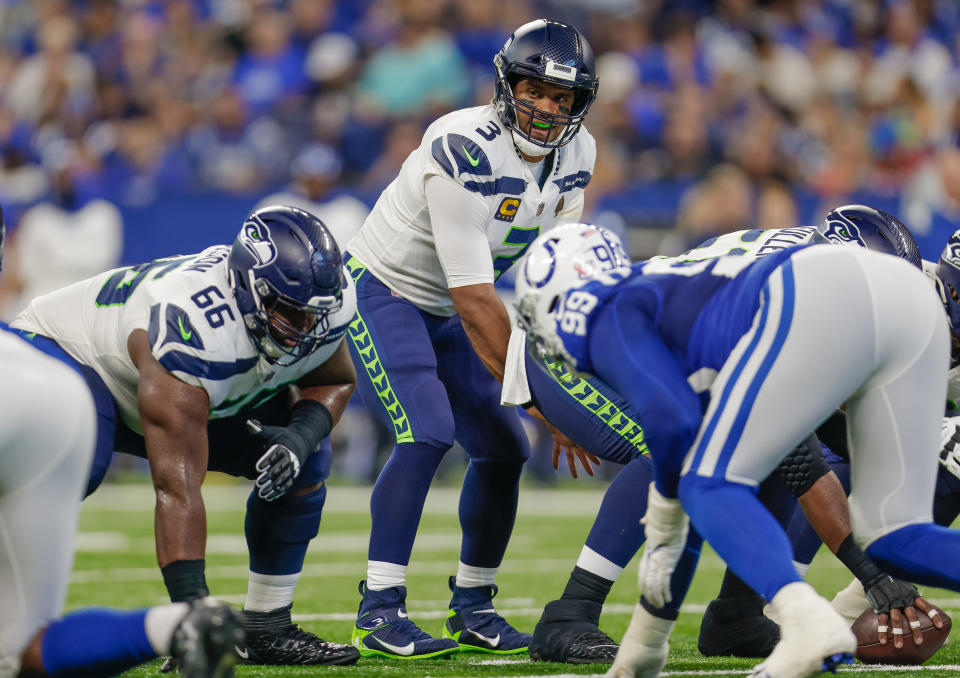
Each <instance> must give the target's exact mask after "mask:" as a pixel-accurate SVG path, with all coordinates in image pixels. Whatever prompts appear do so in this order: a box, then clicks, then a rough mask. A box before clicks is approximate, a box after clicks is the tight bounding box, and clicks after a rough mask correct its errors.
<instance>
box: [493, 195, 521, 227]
mask: <svg viewBox="0 0 960 678" xmlns="http://www.w3.org/2000/svg"><path fill="white" fill-rule="evenodd" d="M518 209H520V201H519V200H518V199H517V198H504V199H503V200H501V201H500V207H498V208H497V213H496V214H494V215H493V218H494V219H499V220H500V221H506V222H507V223H510V222H512V221H513V220H514V219H515V218H516V217H517V210H518Z"/></svg>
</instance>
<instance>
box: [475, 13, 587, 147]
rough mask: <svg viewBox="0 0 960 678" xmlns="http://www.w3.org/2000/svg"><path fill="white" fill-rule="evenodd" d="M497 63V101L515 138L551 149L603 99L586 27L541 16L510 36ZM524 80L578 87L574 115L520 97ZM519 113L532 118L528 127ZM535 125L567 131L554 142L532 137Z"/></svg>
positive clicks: (566, 139)
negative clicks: (517, 95) (582, 29)
mask: <svg viewBox="0 0 960 678" xmlns="http://www.w3.org/2000/svg"><path fill="white" fill-rule="evenodd" d="M493 65H494V68H495V69H496V85H495V90H494V96H493V105H494V107H495V108H496V109H497V114H498V115H499V116H500V120H501V121H502V122H503V124H504V125H506V127H507V129H509V130H512V131H513V135H514V139H515V140H517V141H519V142H521V143H523V144H524V146H526V144H532V145H533V146H534V147H539V148H540V149H546V150H550V149H554V148H559V147H560V146H563V145H564V144H567V143H569V142H570V140H571V139H573V137H574V135H576V133H577V132H578V131H579V130H580V126H581V125H582V124H583V119H584V117H586V115H587V111H588V110H589V109H590V105H591V104H592V103H593V101H594V99H596V98H597V86H598V79H597V73H596V69H595V67H594V62H593V50H592V49H591V48H590V44H589V43H588V42H587V39H586V38H585V37H583V34H582V33H581V32H580V31H578V30H577V29H576V28H574V27H573V26H570V25H568V24H565V23H561V22H559V21H550V20H547V19H537V20H536V21H531V22H530V23H527V24H524V25H523V26H521V27H520V28H518V29H517V30H515V31H514V32H513V34H512V35H511V36H510V37H509V38H507V42H506V43H504V45H503V48H502V49H501V50H500V51H499V52H498V53H497V55H496V56H495V57H494V58H493ZM524 78H532V79H535V80H541V81H543V82H546V83H549V84H551V85H555V86H557V87H566V88H569V89H572V90H573V94H574V98H573V106H572V108H571V110H570V115H562V114H550V113H545V112H543V111H541V110H539V109H536V108H534V107H533V106H532V105H531V104H529V103H527V102H524V101H521V100H519V99H517V98H515V97H514V96H513V87H514V85H516V84H517V83H518V82H520V81H521V80H523V79H524ZM517 111H522V112H523V113H525V114H526V115H529V116H530V122H529V123H528V124H527V126H526V128H525V129H524V128H521V127H520V125H519V123H518V121H517ZM534 124H536V125H537V126H538V127H541V128H550V127H553V126H559V127H562V131H561V132H560V133H559V134H558V135H557V137H556V138H555V139H553V140H552V141H551V140H549V139H547V140H545V141H540V140H537V139H535V138H533V136H532V132H533V127H534ZM521 150H523V149H522V148H521Z"/></svg>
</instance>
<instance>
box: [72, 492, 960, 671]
mask: <svg viewBox="0 0 960 678" xmlns="http://www.w3.org/2000/svg"><path fill="white" fill-rule="evenodd" d="M210 480H211V482H208V486H207V487H206V488H205V491H204V494H205V497H206V500H207V522H208V527H209V537H208V540H207V581H208V583H209V585H210V589H211V591H212V592H213V593H214V594H216V595H218V596H220V597H221V598H223V599H225V600H227V601H229V602H231V603H233V604H235V605H236V606H237V607H239V606H241V605H242V603H243V596H244V592H245V590H246V578H247V559H246V546H245V542H244V538H243V509H244V506H245V502H246V494H247V490H246V487H245V486H243V485H236V484H225V483H223V481H222V478H221V477H211V479H210ZM602 487H603V484H602V483H598V482H595V481H592V482H590V483H586V484H584V485H583V488H584V489H573V490H571V489H557V490H550V489H546V490H545V489H527V488H524V489H523V490H521V494H520V498H521V504H520V512H519V516H518V518H517V523H516V528H515V530H514V535H513V539H512V541H511V544H510V548H509V550H508V551H507V557H506V560H505V562H504V565H503V567H502V569H501V574H500V577H499V580H498V583H499V585H500V588H501V592H500V595H499V596H498V597H497V599H496V601H495V602H496V603H497V607H498V609H499V611H500V612H501V613H502V614H504V616H506V617H507V618H508V619H509V620H510V621H511V622H512V623H514V625H515V626H517V627H518V628H520V629H521V630H527V631H532V630H533V625H534V624H535V623H536V620H537V619H538V618H539V615H540V611H541V608H542V607H543V605H544V604H545V603H546V602H547V601H549V600H552V599H554V598H557V597H559V594H560V592H561V591H562V588H563V585H564V584H565V583H566V579H567V575H568V574H569V572H570V570H571V569H572V567H573V565H574V563H575V561H576V558H577V555H578V554H579V551H580V547H581V546H582V544H583V539H584V537H585V536H586V533H587V530H588V529H589V526H590V524H591V523H592V518H593V516H594V515H595V512H596V509H597V507H598V506H599V502H600V497H601V491H602ZM368 499H369V489H367V488H339V487H336V486H334V487H331V489H330V492H329V495H328V499H327V505H326V508H325V510H324V519H323V525H322V526H321V528H320V535H319V536H318V537H317V539H315V540H314V542H313V543H312V545H311V548H310V551H309V553H308V555H307V563H306V567H305V569H304V574H303V577H302V578H301V580H300V584H299V586H298V589H297V595H296V597H295V602H294V608H293V614H294V620H295V621H298V622H299V623H301V624H302V626H303V627H304V628H306V629H308V630H310V631H313V632H315V633H318V634H319V635H321V636H323V637H324V638H326V639H328V640H335V641H340V642H349V639H350V629H351V627H352V624H353V620H354V618H355V614H356V610H357V604H358V602H359V595H358V594H357V583H358V582H359V580H360V579H361V577H362V576H363V572H364V566H365V563H366V548H367V532H368V529H369V525H370V519H369V515H368V512H367V506H368ZM456 507H457V491H456V490H455V489H450V488H436V489H434V490H432V491H431V493H430V496H429V498H428V502H427V508H426V510H425V512H424V517H423V521H422V523H421V526H420V533H419V535H418V537H417V542H416V545H415V547H414V551H413V560H412V562H411V565H410V568H409V574H408V586H409V599H408V611H409V613H410V617H411V618H412V619H413V620H414V621H416V622H417V623H418V624H419V625H420V626H421V627H422V628H424V629H425V630H427V631H428V632H430V633H435V634H438V633H439V630H440V627H441V624H442V623H443V619H444V618H445V616H446V607H447V603H448V601H449V597H450V592H449V590H448V589H447V577H448V575H450V574H453V573H454V572H455V570H456V563H457V555H458V552H459V528H458V524H457V518H456ZM958 567H960V565H958ZM721 573H722V565H721V563H720V561H719V559H718V558H717V557H716V556H715V555H714V554H713V553H712V552H709V551H708V552H707V553H705V555H704V557H703V558H702V559H701V561H700V568H699V570H698V572H697V576H696V579H695V580H694V584H693V588H692V589H691V592H690V595H689V596H688V598H687V601H686V605H685V607H684V612H683V613H682V614H681V616H680V620H679V622H678V624H677V627H676V629H675V631H674V633H673V638H672V642H671V652H670V661H669V662H668V664H667V667H666V673H665V674H664V675H670V676H711V675H741V674H745V673H746V672H747V669H748V667H750V666H751V665H752V663H753V662H750V661H747V660H719V659H707V658H705V657H702V656H701V655H699V653H698V652H697V650H696V638H697V629H698V625H699V620H700V614H701V612H702V610H703V607H704V606H705V604H706V603H707V602H708V601H709V600H710V599H711V598H712V597H713V593H714V592H715V591H716V587H717V586H718V584H719V581H720V576H721ZM809 580H810V581H811V582H812V583H813V584H814V585H815V586H816V587H817V589H818V590H819V591H820V592H821V593H823V594H825V595H832V594H833V592H834V591H835V590H837V589H839V588H841V587H842V586H844V585H846V584H847V582H848V581H849V576H848V575H847V574H845V571H844V570H843V568H842V566H841V565H840V564H839V563H838V562H837V561H836V560H835V559H833V558H832V556H830V555H829V553H827V552H826V551H823V550H821V553H820V555H818V557H817V559H816V560H815V561H814V564H813V567H812V568H811V570H810V576H809ZM925 594H926V595H927V597H928V598H930V599H932V600H933V601H934V602H936V603H937V604H939V605H940V606H941V607H943V608H944V609H946V610H947V611H948V612H949V613H950V614H951V615H952V616H954V617H957V616H958V614H960V596H958V594H954V593H951V592H946V591H937V590H927V591H925ZM165 600H166V593H165V590H164V587H163V582H162V580H161V578H160V572H159V570H158V569H157V567H156V560H155V555H154V546H153V491H152V489H151V488H150V487H149V486H148V485H129V484H125V485H108V486H105V487H103V488H101V489H100V490H98V491H97V492H96V493H95V494H94V495H93V496H92V497H91V498H90V499H88V500H87V501H86V502H85V503H84V506H83V510H82V512H81V516H80V534H79V537H78V542H77V556H76V564H75V568H74V576H73V579H72V581H71V585H70V594H69V598H68V601H67V606H68V608H75V607H78V606H82V605H112V606H118V607H140V606H144V605H153V604H157V603H162V602H164V601H165ZM635 600H636V562H635V561H634V562H633V563H631V564H630V565H629V566H628V568H627V570H626V572H625V573H624V576H623V577H621V579H620V581H618V582H617V584H616V585H615V586H614V588H613V591H612V593H611V595H610V598H609V600H608V602H607V605H606V607H605V608H604V614H603V618H602V620H601V624H602V627H603V629H604V630H605V631H607V632H608V633H609V634H610V635H611V636H613V637H614V638H615V639H619V638H620V636H621V635H622V633H623V631H624V629H625V628H626V625H627V622H628V621H629V618H630V613H631V611H632V609H633V604H634V602H635ZM159 666H160V662H159V661H157V662H154V663H151V664H147V665H145V666H144V667H142V668H139V669H136V670H134V671H131V672H130V675H145V674H154V673H156V672H157V670H158V668H159ZM937 667H942V668H937ZM317 671H323V672H328V673H332V674H336V675H343V676H353V677H356V678H368V677H373V676H398V677H399V676H404V677H405V676H413V677H420V676H438V677H440V676H504V677H518V676H533V675H600V674H602V673H603V672H604V671H605V667H603V666H599V665H588V666H579V667H575V666H571V665H567V664H547V663H532V662H530V661H527V660H526V659H525V656H521V657H520V658H512V659H502V658H497V657H493V656H491V655H481V654H463V655H456V656H454V657H453V658H452V659H446V660H445V659H439V660H422V661H406V662H401V661H388V660H380V659H361V660H360V662H359V663H358V664H357V665H355V666H349V667H333V668H312V669H311V668H261V667H247V666H241V667H239V668H238V675H239V676H241V678H243V677H249V678H254V677H257V678H259V677H260V676H278V677H279V676H283V677H284V678H286V677H292V676H306V675H315V674H316V672H317ZM894 671H896V672H904V673H908V674H909V675H911V676H917V677H918V678H920V677H922V678H932V677H934V676H936V677H941V676H943V677H946V676H960V641H958V640H957V639H956V638H953V637H952V638H951V639H950V640H948V642H947V645H946V646H944V648H943V649H942V650H941V651H940V652H939V653H938V654H937V655H935V656H934V657H933V658H932V659H931V660H930V661H929V662H928V663H927V665H926V666H923V667H897V668H895V669H894V668H892V667H889V668H886V669H882V668H881V669H876V668H870V669H868V668H867V667H865V666H862V665H859V664H858V665H855V666H853V667H845V668H843V669H841V672H843V673H851V674H852V673H856V675H857V676H858V677H859V676H863V677H864V678H866V677H868V676H890V675H891V674H892V673H893V672H894Z"/></svg>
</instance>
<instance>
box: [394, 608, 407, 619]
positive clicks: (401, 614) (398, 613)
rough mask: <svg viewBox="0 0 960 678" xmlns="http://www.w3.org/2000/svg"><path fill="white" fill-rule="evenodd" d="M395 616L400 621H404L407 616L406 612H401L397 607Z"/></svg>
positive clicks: (401, 609)
mask: <svg viewBox="0 0 960 678" xmlns="http://www.w3.org/2000/svg"><path fill="white" fill-rule="evenodd" d="M397 616H398V617H400V619H406V618H407V616H408V615H407V613H406V612H404V611H403V608H402V607H398V608H397Z"/></svg>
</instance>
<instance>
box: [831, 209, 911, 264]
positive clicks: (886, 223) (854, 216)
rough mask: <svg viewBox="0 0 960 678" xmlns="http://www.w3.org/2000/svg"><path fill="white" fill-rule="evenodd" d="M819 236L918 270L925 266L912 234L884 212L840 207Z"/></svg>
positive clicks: (832, 213)
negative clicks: (901, 261)
mask: <svg viewBox="0 0 960 678" xmlns="http://www.w3.org/2000/svg"><path fill="white" fill-rule="evenodd" d="M817 233H818V234H819V238H822V239H823V240H826V241H828V242H832V243H837V244H840V245H846V244H852V245H859V246H860V247H865V248H867V249H870V250H877V251H878V252H886V253H887V254H892V255H894V256H897V257H900V258H901V259H906V260H907V261H909V262H910V263H911V264H913V265H914V266H916V267H917V268H920V266H921V264H920V248H919V246H918V245H917V241H916V240H914V238H913V235H912V234H911V233H910V230H909V229H908V228H907V227H906V226H904V225H903V224H902V223H901V222H900V221H899V220H898V219H897V218H896V217H894V216H893V215H891V214H889V213H887V212H884V211H883V210H878V209H874V208H873V207H867V206H866V205H844V206H842V207H837V208H836V209H834V210H830V213H829V214H828V215H827V216H826V218H825V219H824V220H823V223H822V224H820V226H818V227H817ZM823 240H821V242H822V241H823Z"/></svg>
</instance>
